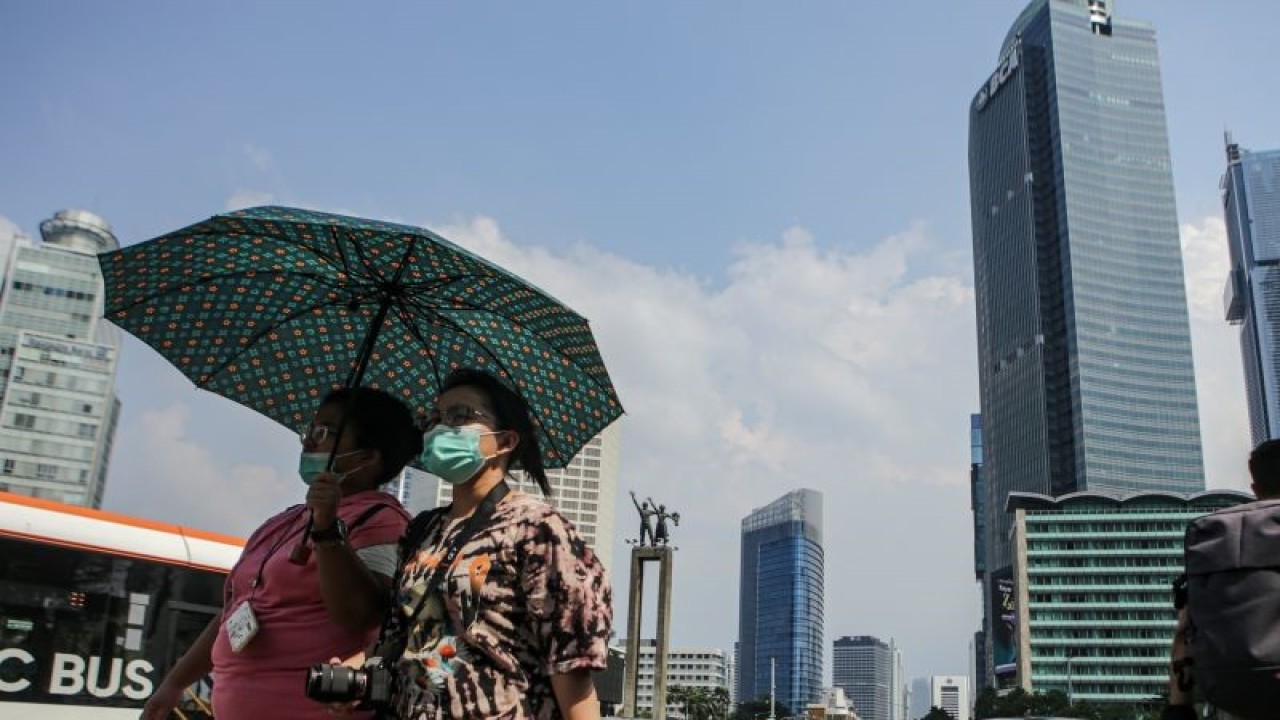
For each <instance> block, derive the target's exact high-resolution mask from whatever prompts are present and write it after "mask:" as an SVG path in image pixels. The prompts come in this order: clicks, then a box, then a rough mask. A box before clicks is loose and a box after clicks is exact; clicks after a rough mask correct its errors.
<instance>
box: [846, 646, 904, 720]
mask: <svg viewBox="0 0 1280 720" xmlns="http://www.w3.org/2000/svg"><path fill="white" fill-rule="evenodd" d="M831 649H832V652H831V684H832V685H833V686H835V687H838V688H840V689H841V690H844V693H845V695H847V696H848V697H849V701H850V702H851V703H852V704H853V709H854V711H855V712H856V713H858V717H860V718H862V720H900V718H901V716H902V715H904V714H905V713H906V710H907V707H906V705H905V701H906V696H907V688H906V687H905V685H906V680H905V678H903V675H902V653H901V651H900V650H899V649H898V647H897V645H896V643H894V642H893V641H892V640H890V641H889V642H885V641H884V640H881V639H879V638H876V637H872V636H870V635H857V636H853V637H849V636H845V637H841V638H839V639H837V640H836V641H835V642H833V643H832V648H831Z"/></svg>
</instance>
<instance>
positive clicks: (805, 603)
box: [737, 490, 823, 714]
mask: <svg viewBox="0 0 1280 720" xmlns="http://www.w3.org/2000/svg"><path fill="white" fill-rule="evenodd" d="M740 577H741V586H740V588H739V591H738V668H737V699H738V702H749V701H752V700H757V699H760V698H768V696H769V682H770V678H769V674H770V664H771V661H772V663H773V665H774V667H775V672H774V675H775V682H776V695H775V697H776V699H777V702H778V703H779V704H781V705H783V706H785V707H787V708H788V709H789V711H790V712H791V713H794V714H802V713H803V712H804V711H805V706H806V705H808V704H809V703H814V702H818V700H819V696H820V695H821V692H822V654H823V646H822V632H823V625H822V618H823V554H822V495H821V494H819V493H818V492H817V491H815V490H795V491H792V492H790V493H787V494H786V495H784V496H782V497H781V498H779V499H777V500H775V501H773V502H772V503H770V504H768V505H766V506H764V507H762V508H759V509H757V510H754V511H752V513H751V514H750V515H748V516H747V517H746V518H744V519H743V521H742V572H741V575H740Z"/></svg>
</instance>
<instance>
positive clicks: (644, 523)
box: [630, 490, 657, 545]
mask: <svg viewBox="0 0 1280 720" xmlns="http://www.w3.org/2000/svg"><path fill="white" fill-rule="evenodd" d="M630 492H631V502H632V503H633V504H634V505H635V506H636V512H638V513H640V545H644V544H645V538H648V539H649V542H648V544H649V545H652V544H653V542H654V535H653V526H652V525H651V524H650V522H649V520H650V519H651V518H652V517H653V516H654V514H656V513H657V511H656V510H654V509H653V500H652V499H646V500H645V501H644V502H643V503H642V502H640V500H639V499H638V498H637V497H636V492H635V491H634V490H632V491H630Z"/></svg>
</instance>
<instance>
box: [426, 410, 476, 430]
mask: <svg viewBox="0 0 1280 720" xmlns="http://www.w3.org/2000/svg"><path fill="white" fill-rule="evenodd" d="M477 420H489V421H492V420H493V415H490V414H489V413H487V412H484V411H483V410H477V409H475V408H473V407H471V406H470V405H461V404H459V405H450V406H449V407H444V408H433V409H432V410H431V411H430V412H428V413H427V423H426V427H425V428H424V429H426V430H430V429H431V428H433V427H435V426H437V425H447V426H449V427H462V426H463V425H469V424H471V423H473V422H476V421H477Z"/></svg>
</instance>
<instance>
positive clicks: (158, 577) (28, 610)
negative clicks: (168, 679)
mask: <svg viewBox="0 0 1280 720" xmlns="http://www.w3.org/2000/svg"><path fill="white" fill-rule="evenodd" d="M242 547H243V541H242V540H240V539H237V538H233V537H228V536H224V535H216V534H213V533H207V532H201V531H199V530H192V529H189V528H185V527H181V526H178V525H170V524H166V523H159V522H151V521H148V520H140V519H137V518H131V517H126V516H124V515H117V514H114V513H108V512H102V511H98V510H90V509H87V508H82V507H76V506H72V505H63V504H61V503H55V502H49V501H46V500H35V499H32V498H28V497H23V496H19V495H13V494H10V493H4V492H0V718H9V717H13V718H29V719H30V720H54V719H57V720H86V719H89V718H93V719H94V720H99V719H102V720H107V719H109V718H136V717H137V716H138V712H139V710H140V709H141V708H142V706H143V704H144V703H145V702H146V699H147V698H148V697H149V696H150V695H151V692H152V690H153V689H154V688H155V687H156V685H157V684H159V682H160V680H161V679H162V678H163V677H164V674H165V673H166V672H167V671H168V669H169V668H170V667H171V666H172V665H173V663H174V662H175V661H177V659H178V658H180V657H181V656H182V653H183V652H185V651H186V649H187V647H188V646H189V645H190V644H191V642H192V641H193V640H195V638H196V637H197V636H198V635H199V634H200V632H201V631H202V630H204V628H205V626H206V625H207V624H208V623H209V619H210V618H211V617H212V616H213V615H214V614H215V613H217V612H218V611H219V610H220V608H221V606H222V587H223V580H224V579H225V577H226V574H227V571H228V570H229V569H230V568H231V566H232V564H234V563H235V561H236V559H237V558H238V557H239V556H240V551H241V550H242ZM207 693H208V686H207V683H201V684H199V685H197V686H196V687H195V688H192V690H191V692H189V693H188V699H187V702H186V703H184V706H183V707H180V708H179V714H180V715H182V716H183V717H187V718H196V717H206V715H204V714H203V712H202V711H201V709H200V707H201V703H200V701H199V699H200V698H201V696H204V698H207Z"/></svg>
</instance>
